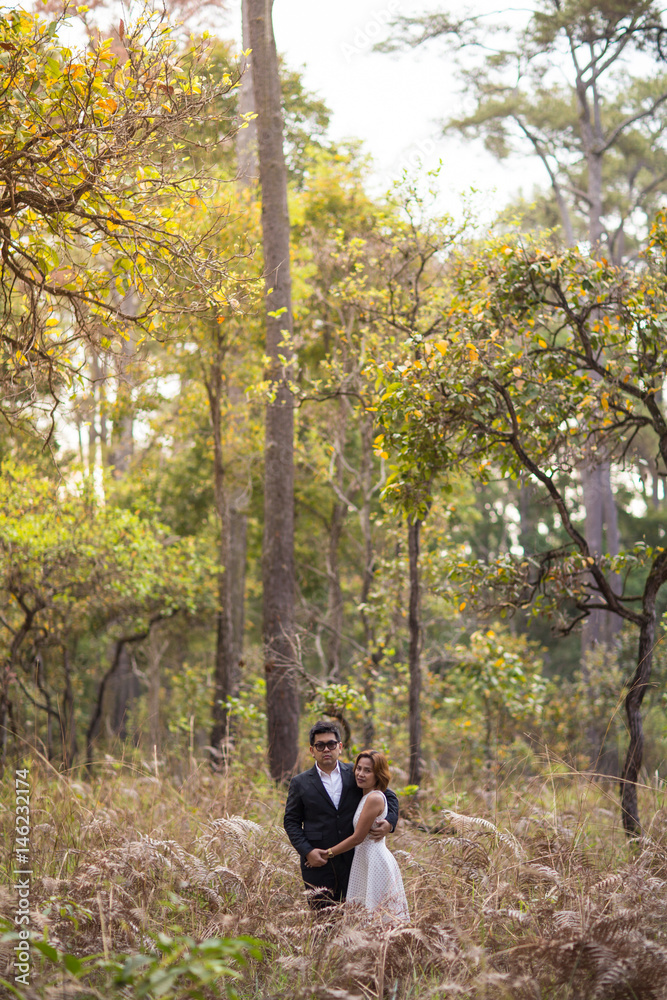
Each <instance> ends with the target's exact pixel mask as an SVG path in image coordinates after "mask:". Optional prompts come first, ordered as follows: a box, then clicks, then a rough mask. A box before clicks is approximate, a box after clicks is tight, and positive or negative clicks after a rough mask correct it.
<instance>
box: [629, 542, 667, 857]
mask: <svg viewBox="0 0 667 1000" xmlns="http://www.w3.org/2000/svg"><path fill="white" fill-rule="evenodd" d="M665 581H667V552H662V553H661V554H660V556H658V558H657V559H656V561H655V562H654V564H653V567H652V569H651V572H650V573H649V575H648V578H647V580H646V583H645V584H644V593H643V595H642V614H643V617H644V621H643V623H642V626H641V629H640V632H639V649H638V652H637V667H636V670H635V673H634V676H633V678H632V681H631V683H630V689H629V691H628V694H627V697H626V699H625V712H626V715H627V719H628V727H629V730H630V742H629V743H628V752H627V754H626V758H625V765H624V767H623V773H622V775H621V789H620V790H621V812H622V816H623V828H624V830H625V832H626V834H627V835H628V836H629V837H637V836H639V835H640V834H641V824H640V821H639V806H638V802H637V779H638V778H639V769H640V768H641V765H642V759H643V756H644V729H643V724H642V714H641V706H642V701H643V700H644V695H645V694H646V691H647V689H648V685H649V681H650V679H651V667H652V664H653V650H654V648H655V626H656V607H655V605H656V598H657V596H658V592H659V590H660V588H661V587H662V585H663V584H664V583H665Z"/></svg>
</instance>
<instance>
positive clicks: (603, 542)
mask: <svg viewBox="0 0 667 1000" xmlns="http://www.w3.org/2000/svg"><path fill="white" fill-rule="evenodd" d="M581 479H582V485H583V493H584V507H585V508H586V541H587V543H588V546H589V548H590V550H591V552H592V553H594V554H595V555H600V553H601V552H602V551H603V549H604V551H606V552H608V553H609V554H610V555H612V556H615V555H618V551H619V545H620V540H619V534H618V512H617V510H616V504H615V502H614V492H613V489H612V485H611V466H610V464H609V462H600V463H599V464H596V465H586V466H585V467H584V468H582V470H581ZM612 586H613V589H614V591H615V592H616V593H620V589H621V585H620V580H618V579H613V580H612ZM622 624H623V623H622V621H621V620H620V619H619V618H618V617H617V616H616V615H614V614H611V613H610V612H608V611H596V610H594V611H591V613H590V615H589V616H588V619H587V620H586V622H585V624H584V627H583V629H582V638H581V653H582V657H585V656H586V654H587V653H588V652H589V651H590V650H591V649H593V648H594V647H595V646H596V645H598V644H600V643H603V644H605V645H606V646H610V645H611V644H612V643H613V641H614V638H615V637H616V635H617V634H618V632H619V630H620V628H621V627H622Z"/></svg>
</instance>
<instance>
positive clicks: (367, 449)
mask: <svg viewBox="0 0 667 1000" xmlns="http://www.w3.org/2000/svg"><path fill="white" fill-rule="evenodd" d="M359 481H360V484H361V507H360V509H359V520H360V522H361V536H362V538H363V544H364V572H363V577H362V582H361V594H360V601H359V607H360V612H359V614H360V615H361V623H362V625H363V629H364V649H365V650H366V665H365V670H364V695H365V696H366V701H367V703H368V707H367V708H366V710H365V712H364V736H363V739H364V746H365V747H372V746H373V744H374V742H375V681H376V678H377V671H378V667H379V665H380V663H381V661H382V650H380V649H377V648H376V644H375V634H374V629H373V625H372V622H371V619H370V617H369V614H368V598H369V597H370V593H371V587H372V585H373V569H374V564H375V555H374V552H373V531H372V526H371V498H372V496H373V419H372V417H371V415H370V414H369V413H362V416H361V469H360V473H359Z"/></svg>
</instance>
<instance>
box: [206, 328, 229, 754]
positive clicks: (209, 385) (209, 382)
mask: <svg viewBox="0 0 667 1000" xmlns="http://www.w3.org/2000/svg"><path fill="white" fill-rule="evenodd" d="M212 336H213V339H214V350H213V360H212V361H211V363H210V364H209V366H208V369H207V371H206V373H205V382H206V391H207V394H208V401H209V413H210V418H211V429H212V431H213V470H214V471H213V475H214V486H215V509H216V514H217V517H218V531H219V547H218V613H217V634H216V646H215V668H214V683H213V727H212V729H211V737H210V742H211V746H212V747H213V748H214V750H216V751H218V752H222V751H223V749H225V746H226V743H227V741H228V739H229V737H230V735H231V734H230V730H229V719H228V712H227V699H228V698H229V697H231V696H232V695H233V694H234V693H235V674H236V671H235V664H234V656H233V642H232V611H231V600H230V594H231V583H230V577H229V569H230V553H231V536H230V509H229V497H228V491H227V484H226V481H225V464H224V455H223V450H222V396H223V391H224V389H223V364H224V356H225V342H224V337H223V335H222V333H221V332H220V330H219V324H218V323H217V320H216V319H215V317H214V318H213V320H212Z"/></svg>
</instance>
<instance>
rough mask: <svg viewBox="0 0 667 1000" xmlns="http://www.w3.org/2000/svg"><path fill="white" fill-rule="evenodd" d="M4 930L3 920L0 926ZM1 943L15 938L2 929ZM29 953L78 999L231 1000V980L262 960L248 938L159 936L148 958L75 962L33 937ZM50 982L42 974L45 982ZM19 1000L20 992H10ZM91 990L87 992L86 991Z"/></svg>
mask: <svg viewBox="0 0 667 1000" xmlns="http://www.w3.org/2000/svg"><path fill="white" fill-rule="evenodd" d="M3 923H4V924H5V926H6V927H8V926H10V925H9V922H8V921H3ZM0 940H2V941H17V940H18V934H16V932H14V931H10V930H5V933H4V934H3V935H2V938H0ZM30 948H31V950H33V954H34V952H39V953H41V954H42V955H43V956H44V958H45V959H46V960H47V962H49V963H50V964H51V965H52V966H54V971H55V970H57V978H58V982H59V988H62V989H65V988H66V987H65V986H64V985H62V984H63V983H64V982H66V983H70V984H71V986H72V988H74V989H76V990H77V992H79V993H82V994H83V995H86V994H87V995H90V996H100V995H101V993H100V991H101V990H103V991H104V995H105V996H118V997H132V998H135V997H136V1000H142V998H144V997H147V998H149V1000H157V998H158V997H160V998H162V1000H182V998H185V997H192V998H193V1000H204V998H208V997H212V996H213V997H225V996H227V997H231V998H236V997H237V993H236V991H235V989H234V983H235V981H237V980H239V979H240V978H241V972H240V969H241V968H243V966H245V965H247V962H248V959H249V958H252V959H255V960H256V961H259V960H260V959H262V958H263V950H264V948H265V946H264V945H263V944H262V942H260V941H257V940H255V939H254V938H250V937H238V938H207V939H206V940H204V941H195V940H194V938H191V937H188V936H187V935H184V934H181V935H175V936H171V935H169V934H165V933H160V934H157V935H156V937H155V940H154V949H153V952H152V953H147V954H131V955H113V956H112V955H106V954H105V955H104V956H100V955H89V956H83V957H79V956H77V955H73V954H70V953H68V952H62V951H60V950H58V949H57V948H55V947H53V945H51V944H49V943H48V941H47V940H45V939H42V938H38V937H37V936H33V937H32V938H31V939H30ZM51 978H52V977H51V976H49V974H48V973H47V975H46V979H47V981H48V980H49V979H51ZM0 982H2V980H0ZM5 985H6V986H9V988H10V989H12V990H13V992H14V993H15V994H16V996H18V997H19V998H21V997H22V996H23V994H22V992H21V990H20V989H18V990H17V989H15V988H12V987H11V984H8V983H6V982H5ZM89 990H90V991H91V992H90V993H89V992H88V991H89Z"/></svg>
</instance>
